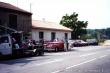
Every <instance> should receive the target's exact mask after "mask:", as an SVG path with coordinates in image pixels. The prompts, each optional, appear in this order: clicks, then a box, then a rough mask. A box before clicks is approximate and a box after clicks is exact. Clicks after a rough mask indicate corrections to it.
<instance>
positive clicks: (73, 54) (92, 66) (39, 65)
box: [0, 46, 110, 73]
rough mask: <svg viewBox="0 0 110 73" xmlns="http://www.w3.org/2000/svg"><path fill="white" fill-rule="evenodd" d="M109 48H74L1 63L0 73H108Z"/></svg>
mask: <svg viewBox="0 0 110 73" xmlns="http://www.w3.org/2000/svg"><path fill="white" fill-rule="evenodd" d="M109 56H110V46H87V47H74V48H73V50H72V51H68V52H47V53H45V55H44V56H40V57H28V58H21V59H14V60H8V61H3V62H1V63H0V73H110V57H109Z"/></svg>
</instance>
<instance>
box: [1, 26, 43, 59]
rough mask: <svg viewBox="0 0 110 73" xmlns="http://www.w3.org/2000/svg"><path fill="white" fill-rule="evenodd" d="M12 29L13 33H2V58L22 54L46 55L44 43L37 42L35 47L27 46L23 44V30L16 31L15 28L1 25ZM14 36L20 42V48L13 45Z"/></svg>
mask: <svg viewBox="0 0 110 73" xmlns="http://www.w3.org/2000/svg"><path fill="white" fill-rule="evenodd" d="M1 27H4V28H6V29H9V30H11V31H14V32H13V33H11V34H4V35H0V58H2V57H3V56H7V55H11V56H21V55H26V54H29V55H34V56H37V55H44V45H43V44H36V45H34V46H31V47H34V48H27V47H25V46H23V45H24V44H23V35H22V32H21V31H16V30H14V29H11V28H8V27H5V26H1ZM12 38H15V39H17V42H18V44H19V49H15V48H14V47H13V43H12Z"/></svg>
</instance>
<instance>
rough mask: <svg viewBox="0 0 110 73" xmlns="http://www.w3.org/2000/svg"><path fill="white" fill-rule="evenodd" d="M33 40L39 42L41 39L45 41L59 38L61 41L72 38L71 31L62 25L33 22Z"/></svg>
mask: <svg viewBox="0 0 110 73" xmlns="http://www.w3.org/2000/svg"><path fill="white" fill-rule="evenodd" d="M32 26H33V29H32V39H34V40H36V41H39V39H40V38H43V39H44V40H54V39H55V38H58V39H59V40H62V39H64V38H65V37H67V38H68V39H69V38H71V31H72V30H71V29H70V28H67V27H64V26H62V25H60V24H56V23H52V22H46V21H38V20H33V21H32Z"/></svg>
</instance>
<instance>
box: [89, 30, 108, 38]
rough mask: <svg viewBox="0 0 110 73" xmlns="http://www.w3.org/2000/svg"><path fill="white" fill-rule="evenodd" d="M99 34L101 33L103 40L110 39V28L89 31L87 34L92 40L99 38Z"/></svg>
mask: <svg viewBox="0 0 110 73" xmlns="http://www.w3.org/2000/svg"><path fill="white" fill-rule="evenodd" d="M97 32H99V33H100V38H101V39H110V28H106V29H94V30H93V29H87V34H89V35H90V36H91V37H92V38H97Z"/></svg>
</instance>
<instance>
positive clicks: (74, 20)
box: [60, 12, 88, 39]
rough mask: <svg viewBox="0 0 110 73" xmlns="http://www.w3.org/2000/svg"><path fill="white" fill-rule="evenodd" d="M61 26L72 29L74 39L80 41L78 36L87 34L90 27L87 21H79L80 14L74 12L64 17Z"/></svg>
mask: <svg viewBox="0 0 110 73" xmlns="http://www.w3.org/2000/svg"><path fill="white" fill-rule="evenodd" d="M60 24H62V25H63V26H66V27H68V28H71V29H72V30H73V31H72V39H78V36H82V35H84V34H87V31H86V28H87V25H88V22H87V21H79V20H78V14H76V13H75V12H73V14H71V15H68V14H66V15H65V16H63V17H62V19H61V21H60Z"/></svg>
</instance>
